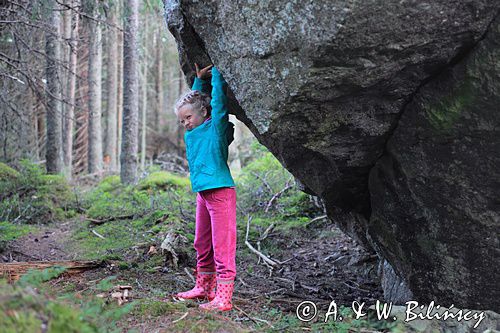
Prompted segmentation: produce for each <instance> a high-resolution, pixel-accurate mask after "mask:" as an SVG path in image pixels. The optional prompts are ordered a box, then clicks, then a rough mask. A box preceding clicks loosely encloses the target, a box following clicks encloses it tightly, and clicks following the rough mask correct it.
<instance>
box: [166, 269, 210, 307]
mask: <svg viewBox="0 0 500 333" xmlns="http://www.w3.org/2000/svg"><path fill="white" fill-rule="evenodd" d="M194 273H195V275H196V283H195V286H194V288H193V289H191V290H188V291H184V292H180V293H178V294H176V295H175V297H177V298H179V299H181V300H186V299H208V300H209V301H211V300H213V299H214V298H215V287H216V284H217V281H216V279H215V272H197V271H195V272H194Z"/></svg>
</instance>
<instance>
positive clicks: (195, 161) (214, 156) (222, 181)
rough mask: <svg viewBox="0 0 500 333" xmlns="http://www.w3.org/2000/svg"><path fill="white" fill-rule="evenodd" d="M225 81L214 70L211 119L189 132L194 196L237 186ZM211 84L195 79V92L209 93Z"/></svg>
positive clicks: (187, 143)
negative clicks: (230, 149)
mask: <svg viewBox="0 0 500 333" xmlns="http://www.w3.org/2000/svg"><path fill="white" fill-rule="evenodd" d="M224 85H226V81H224V78H223V77H222V75H221V73H220V72H219V71H218V70H217V68H215V67H213V68H212V101H211V102H210V105H211V107H212V117H211V119H208V120H207V121H205V122H204V123H203V124H201V125H200V126H198V127H195V128H193V129H192V130H188V131H186V133H185V134H184V141H185V142H186V155H187V159H188V164H189V171H190V179H191V187H192V189H193V192H200V191H204V190H208V189H213V188H220V187H231V186H235V184H234V180H233V177H231V173H230V171H229V167H228V165H227V157H228V146H229V142H228V138H227V135H226V131H227V129H228V127H229V114H228V110H227V106H226V105H227V97H226V95H225V94H224ZM207 87H208V82H206V81H204V80H200V79H198V78H195V81H194V84H193V88H192V89H193V90H199V91H202V92H205V93H206V92H207Z"/></svg>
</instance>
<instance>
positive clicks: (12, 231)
mask: <svg viewBox="0 0 500 333" xmlns="http://www.w3.org/2000/svg"><path fill="white" fill-rule="evenodd" d="M35 230H36V228H35V227H33V226H27V225H22V224H14V223H11V222H6V221H4V222H0V252H1V251H3V250H4V249H5V246H6V245H7V243H8V242H10V241H13V240H15V239H16V238H19V237H22V236H24V235H26V234H28V233H29V232H33V231H35Z"/></svg>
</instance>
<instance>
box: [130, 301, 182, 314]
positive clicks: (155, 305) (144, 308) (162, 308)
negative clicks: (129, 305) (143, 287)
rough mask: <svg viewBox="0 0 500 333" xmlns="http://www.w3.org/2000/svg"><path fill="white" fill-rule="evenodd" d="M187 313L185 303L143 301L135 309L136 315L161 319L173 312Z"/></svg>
mask: <svg viewBox="0 0 500 333" xmlns="http://www.w3.org/2000/svg"><path fill="white" fill-rule="evenodd" d="M181 311H187V307H186V305H185V304H184V303H173V302H163V301H156V300H146V299H145V300H141V301H140V302H139V304H137V306H136V307H135V309H134V315H137V316H151V317H160V316H164V315H166V314H170V313H172V312H181Z"/></svg>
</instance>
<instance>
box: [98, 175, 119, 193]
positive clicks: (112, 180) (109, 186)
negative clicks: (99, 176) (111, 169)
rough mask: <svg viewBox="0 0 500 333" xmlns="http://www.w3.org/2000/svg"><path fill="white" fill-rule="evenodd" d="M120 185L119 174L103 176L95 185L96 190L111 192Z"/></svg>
mask: <svg viewBox="0 0 500 333" xmlns="http://www.w3.org/2000/svg"><path fill="white" fill-rule="evenodd" d="M120 187H121V182H120V176H118V175H114V176H108V177H106V178H104V179H103V180H102V181H101V182H100V183H99V185H97V190H99V191H102V192H113V191H114V190H116V189H118V188H120Z"/></svg>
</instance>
